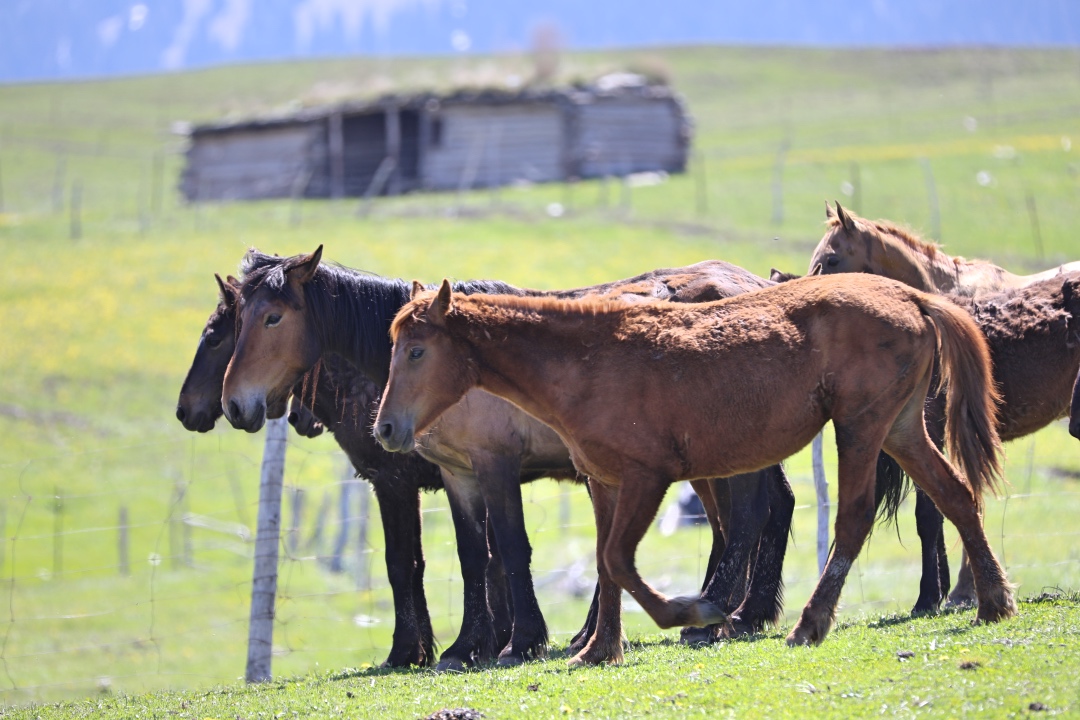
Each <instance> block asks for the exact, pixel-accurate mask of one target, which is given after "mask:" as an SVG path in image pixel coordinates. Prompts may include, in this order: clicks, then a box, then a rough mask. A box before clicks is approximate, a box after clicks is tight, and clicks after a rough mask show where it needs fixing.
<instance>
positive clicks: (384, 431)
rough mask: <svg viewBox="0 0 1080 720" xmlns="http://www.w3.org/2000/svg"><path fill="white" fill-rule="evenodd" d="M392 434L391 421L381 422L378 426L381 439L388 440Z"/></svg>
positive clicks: (392, 426)
mask: <svg viewBox="0 0 1080 720" xmlns="http://www.w3.org/2000/svg"><path fill="white" fill-rule="evenodd" d="M393 434H394V425H393V423H383V424H382V425H380V426H379V437H380V438H382V439H383V440H389V439H390V436H391V435H393Z"/></svg>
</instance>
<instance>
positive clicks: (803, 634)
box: [787, 419, 881, 645]
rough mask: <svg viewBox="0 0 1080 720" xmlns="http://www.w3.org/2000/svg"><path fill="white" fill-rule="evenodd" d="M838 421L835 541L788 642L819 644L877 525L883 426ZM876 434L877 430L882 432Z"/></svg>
mask: <svg viewBox="0 0 1080 720" xmlns="http://www.w3.org/2000/svg"><path fill="white" fill-rule="evenodd" d="M833 426H834V427H835V429H836V449H837V454H838V455H839V464H838V468H837V473H836V476H837V479H836V487H837V500H838V501H837V506H836V525H835V527H834V532H835V534H836V540H835V541H834V542H833V549H832V552H831V553H829V560H828V562H826V563H825V570H824V571H823V572H822V573H821V578H820V579H819V580H818V584H817V587H815V588H814V592H813V594H812V595H811V596H810V600H809V602H807V603H806V607H804V608H803V611H802V615H801V616H800V617H799V622H797V623H796V624H795V627H794V628H792V630H791V632H790V633H789V634H788V636H787V644H788V645H817V644H819V643H821V642H822V641H823V640H824V639H825V636H826V635H828V634H829V629H830V628H831V627H832V624H833V620H835V618H836V603H837V602H838V601H839V599H840V591H841V590H842V589H843V587H844V580H845V579H846V578H847V574H848V571H849V570H850V569H851V565H852V563H854V562H855V558H856V557H858V555H859V551H860V550H862V546H863V543H864V542H866V537H867V535H869V534H870V529H871V528H872V527H873V526H874V514H875V505H876V503H875V498H874V484H875V477H874V475H875V470H876V468H877V454H878V450H879V449H880V447H881V438H880V434H881V431H880V430H877V429H875V428H872V427H870V428H865V429H863V428H856V427H852V426H848V425H845V424H840V423H837V422H836V420H835V419H834V420H833ZM871 433H876V434H877V437H873V436H871Z"/></svg>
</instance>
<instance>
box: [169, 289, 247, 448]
mask: <svg viewBox="0 0 1080 720" xmlns="http://www.w3.org/2000/svg"><path fill="white" fill-rule="evenodd" d="M214 277H215V278H216V279H217V284H218V293H219V294H218V304H217V307H216V308H214V312H212V313H211V314H210V317H209V319H208V320H207V321H206V326H205V327H204V328H203V331H202V335H200V336H199V346H198V348H196V350H195V358H194V359H193V360H192V361H191V368H190V369H189V370H188V373H187V377H185V378H184V384H183V385H182V386H181V388H180V399H179V401H178V402H177V403H176V419H177V420H179V421H180V422H181V423H183V425H184V428H185V429H187V430H190V431H192V432H201V433H204V432H207V431H209V430H212V429H213V427H214V424H215V423H216V422H217V419H218V418H219V417H221V384H222V383H223V382H224V381H225V369H226V368H227V367H228V366H229V359H230V358H231V357H232V353H233V347H234V346H235V340H236V305H237V302H238V301H239V299H240V281H239V280H237V279H236V278H234V277H232V276H229V277H228V278H227V280H222V279H221V277H220V276H219V275H216V274H215V275H214Z"/></svg>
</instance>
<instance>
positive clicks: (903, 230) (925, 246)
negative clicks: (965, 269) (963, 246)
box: [825, 213, 967, 265]
mask: <svg viewBox="0 0 1080 720" xmlns="http://www.w3.org/2000/svg"><path fill="white" fill-rule="evenodd" d="M849 214H850V213H849ZM852 219H854V220H856V221H857V222H861V223H862V227H863V229H864V230H867V229H869V230H870V231H871V232H873V233H875V234H877V235H888V236H890V237H893V238H895V239H897V240H899V241H900V243H901V245H902V246H903V247H904V248H906V249H907V250H909V251H911V252H914V253H918V254H920V255H923V256H925V257H926V258H927V259H928V260H930V261H932V262H940V263H952V264H953V265H960V264H961V263H965V262H967V261H966V260H964V258H962V257H959V256H953V255H949V254H948V253H946V252H944V251H943V250H942V249H941V245H939V244H938V243H936V242H932V241H930V240H923V239H922V238H921V237H919V236H918V235H917V234H915V232H914V231H913V230H911V228H908V227H905V226H903V225H897V224H896V223H894V222H893V221H892V220H867V219H866V218H861V217H858V216H855V215H852ZM825 224H826V225H828V226H829V227H831V228H835V227H837V226H839V225H840V219H839V218H838V217H836V216H830V217H829V218H828V219H827V220H826V221H825Z"/></svg>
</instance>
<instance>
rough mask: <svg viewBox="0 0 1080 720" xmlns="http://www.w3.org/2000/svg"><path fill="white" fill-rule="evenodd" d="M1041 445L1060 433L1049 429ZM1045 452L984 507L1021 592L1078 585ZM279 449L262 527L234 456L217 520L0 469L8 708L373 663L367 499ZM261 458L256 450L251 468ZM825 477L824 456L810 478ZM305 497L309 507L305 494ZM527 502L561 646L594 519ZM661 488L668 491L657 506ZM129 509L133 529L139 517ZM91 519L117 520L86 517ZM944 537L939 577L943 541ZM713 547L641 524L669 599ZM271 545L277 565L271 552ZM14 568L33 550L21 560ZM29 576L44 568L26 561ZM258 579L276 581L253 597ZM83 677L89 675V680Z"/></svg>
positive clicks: (642, 558) (1070, 457) (438, 586)
mask: <svg viewBox="0 0 1080 720" xmlns="http://www.w3.org/2000/svg"><path fill="white" fill-rule="evenodd" d="M281 429H284V428H279V430H281ZM1050 434H1051V435H1054V434H1056V435H1058V436H1060V435H1061V434H1063V433H1062V429H1061V428H1060V427H1055V428H1053V430H1052V432H1051V433H1050ZM279 435H280V432H279V431H278V430H275V434H274V435H270V434H269V433H268V443H267V444H268V445H271V446H274V445H276V446H278V447H284V443H283V442H282V438H280V437H279ZM1060 440H1061V438H1060V437H1051V438H1049V439H1047V438H1042V437H1036V438H1034V439H1032V440H1031V441H1030V442H1029V441H1026V440H1025V441H1019V442H1017V443H1014V444H1013V446H1012V448H1011V451H1012V463H1011V465H1010V470H1011V474H1010V479H1011V482H1012V486H1011V488H1009V490H1008V491H1007V493H1006V495H1005V496H1004V497H1003V498H1002V499H1000V500H997V501H994V502H991V503H990V504H989V505H988V508H987V512H986V525H987V532H988V535H989V536H990V538H991V541H992V543H993V544H994V547H995V550H996V551H997V552H998V553H999V555H1000V556H1001V558H1002V560H1003V561H1004V562H1005V564H1006V567H1007V570H1008V572H1009V573H1010V578H1011V579H1012V580H1013V581H1014V582H1017V581H1019V582H1021V588H1022V593H1026V594H1037V593H1039V592H1042V591H1043V590H1045V589H1047V588H1075V587H1077V586H1078V582H1080V543H1076V542H1075V538H1076V536H1077V535H1080V532H1077V531H1075V530H1074V529H1073V527H1072V523H1071V522H1070V518H1071V517H1074V516H1075V513H1076V511H1077V510H1080V486H1077V485H1076V482H1075V481H1076V479H1077V476H1080V472H1077V471H1076V469H1075V468H1076V467H1077V466H1080V462H1078V460H1080V458H1078V456H1080V447H1074V448H1070V447H1067V446H1066V448H1065V449H1066V450H1067V451H1068V452H1065V453H1063V452H1062V449H1061V446H1060V444H1059V441H1060ZM286 443H287V445H288V448H289V449H288V453H289V459H288V460H287V461H285V463H286V467H288V468H289V469H288V470H286V471H285V472H284V473H283V475H282V476H283V477H284V478H285V479H286V481H285V483H284V485H283V486H282V489H281V491H280V493H281V494H280V495H279V496H278V497H279V498H284V502H283V504H282V505H280V506H279V507H280V516H279V517H280V521H279V522H278V523H276V527H275V523H273V522H268V520H271V519H272V515H273V513H272V510H273V508H272V505H273V494H274V493H273V491H271V492H270V493H268V494H266V495H262V494H261V496H260V497H259V498H257V499H256V498H254V497H252V495H253V492H252V488H253V487H254V482H255V477H256V476H257V475H258V474H259V470H258V465H259V463H257V462H256V458H254V457H250V458H245V463H244V469H243V471H241V472H240V473H238V476H239V477H238V480H239V483H240V485H241V486H242V487H244V488H246V489H245V490H242V492H244V494H245V497H243V498H242V499H241V500H240V501H239V502H238V503H232V502H229V503H226V504H225V505H221V504H218V506H217V509H204V508H203V505H206V504H207V495H220V489H221V486H222V485H224V484H225V483H223V482H222V480H223V478H221V477H213V476H210V477H204V476H198V477H190V476H185V477H181V478H178V479H177V478H172V479H170V480H171V482H170V481H169V480H166V481H164V482H161V483H158V487H157V491H156V493H154V494H157V495H158V496H159V497H158V502H157V503H152V504H147V503H145V502H141V503H140V502H139V500H140V499H139V498H138V497H133V493H132V492H131V487H129V486H124V485H114V486H112V487H106V488H103V489H102V490H101V491H99V492H93V493H88V494H83V495H75V494H66V493H64V492H63V490H62V489H58V488H54V489H53V492H45V493H40V494H39V493H38V492H37V491H36V488H35V487H34V486H33V482H32V481H31V480H30V479H29V478H28V477H27V469H28V467H29V466H30V465H32V463H28V464H24V466H23V467H20V468H12V467H10V466H8V467H5V468H4V474H5V476H7V477H10V476H12V475H22V476H23V478H22V483H21V488H22V492H15V493H9V494H5V497H4V498H3V501H2V503H0V522H2V532H0V537H2V538H3V545H2V547H0V573H2V581H0V588H2V591H3V592H2V595H3V599H2V600H0V682H2V687H0V697H3V698H4V702H5V703H13V702H22V701H26V700H29V699H42V698H55V697H64V696H75V695H85V694H90V693H95V692H108V691H111V690H113V689H124V690H129V689H153V688H160V687H176V686H199V685H206V684H209V683H215V682H227V681H230V680H232V679H233V678H240V677H246V678H247V679H248V680H260V679H268V678H269V677H271V676H273V677H281V676H283V675H291V674H297V673H301V672H304V671H310V670H313V669H318V668H320V667H321V668H327V669H334V668H342V667H362V666H364V665H374V664H377V663H378V662H380V661H381V660H382V659H383V657H385V654H386V652H387V651H388V649H389V634H390V632H391V631H392V626H393V607H392V604H391V603H390V600H389V584H388V582H387V580H386V574H385V570H384V568H383V566H382V563H381V562H379V561H378V560H377V559H376V558H377V557H378V556H379V555H380V554H381V550H382V536H381V532H380V528H379V524H378V519H377V516H373V514H372V512H371V504H370V502H365V501H364V500H363V498H370V495H369V491H368V490H367V484H366V483H365V482H363V481H359V480H357V479H355V478H353V477H352V474H351V470H348V469H346V463H345V462H344V458H343V457H339V456H338V454H337V452H336V451H334V450H333V449H332V448H329V447H326V446H325V444H324V446H323V447H317V448H315V449H311V448H309V447H307V445H308V444H309V442H308V441H303V440H300V439H298V438H295V437H290V438H288V440H287V441H286ZM829 443H831V439H827V445H828V444H829ZM205 444H213V441H212V439H209V438H195V439H193V440H190V441H181V442H175V441H173V442H159V443H149V444H147V445H145V446H143V447H140V448H137V449H133V450H122V451H121V452H120V453H119V454H118V457H119V458H120V459H119V460H117V454H116V453H114V462H119V461H123V462H125V463H126V462H129V461H130V462H132V463H134V464H140V463H141V462H142V461H144V460H146V459H147V458H148V457H151V456H156V457H160V456H167V455H169V454H170V453H169V449H170V447H171V448H172V450H173V451H176V450H177V449H180V451H181V452H184V451H185V450H186V451H189V452H190V451H191V450H192V448H193V447H194V446H196V445H205ZM202 451H203V449H200V448H195V450H194V452H195V453H196V454H201V453H202ZM211 454H217V451H211ZM222 454H229V453H228V452H223V453H222ZM805 454H806V453H804V455H805ZM125 455H126V459H125V457H124V456H125ZM330 458H332V461H331V464H332V465H336V466H337V467H338V471H337V472H338V474H339V478H340V479H338V480H335V481H332V482H330V483H327V482H326V481H325V471H324V469H323V468H316V467H315V465H317V464H318V463H319V462H324V461H326V460H328V459H330ZM83 459H86V457H85V456H84V457H83ZM218 459H221V458H218ZM275 462H277V461H276V460H274V459H273V458H267V459H266V460H264V461H263V462H262V464H263V465H264V466H272V465H273V464H274V463H275ZM198 464H199V463H196V465H198ZM305 465H308V470H305V469H304V467H305ZM278 467H281V465H280V464H279V465H278ZM832 467H834V466H832V465H830V463H829V461H826V471H827V472H829V471H830V470H831V469H832ZM789 473H790V474H791V481H792V484H793V486H794V487H795V491H796V497H797V500H798V505H797V510H796V517H795V531H794V534H793V540H792V543H793V544H792V547H791V550H790V552H789V557H788V561H787V563H786V564H785V580H786V584H787V596H788V602H787V608H788V618H787V622H788V623H790V621H791V620H792V619H793V617H794V616H795V613H797V612H798V610H799V608H800V607H801V604H802V602H804V601H805V599H806V597H807V596H808V595H809V593H810V591H811V589H812V587H813V585H814V583H815V582H816V578H817V572H818V561H817V554H818V544H817V542H816V537H817V520H818V518H817V516H818V505H817V503H816V502H815V497H816V495H815V490H814V486H813V484H812V480H811V474H812V473H811V469H810V467H809V462H808V460H807V458H803V459H802V460H796V461H794V462H793V463H792V464H791V465H789ZM320 481H321V482H320ZM264 485H265V481H264ZM358 490H362V492H358ZM320 493H321V494H322V502H321V503H320V504H318V505H316V504H315V503H308V502H307V501H306V499H305V498H307V497H308V496H317V495H319V494H320ZM524 496H525V498H526V505H527V508H526V512H527V518H528V521H529V530H530V538H531V540H532V542H533V545H534V563H533V565H534V567H533V570H534V577H535V581H536V586H537V591H538V594H539V597H540V599H541V606H542V607H543V609H544V611H545V614H546V615H547V617H548V620H549V623H550V626H551V630H552V637H553V642H554V643H555V644H556V646H558V645H561V643H564V642H565V641H566V640H567V639H568V638H569V637H570V636H571V635H572V634H573V632H575V631H576V629H577V627H578V626H579V624H580V622H581V621H582V620H583V619H584V615H585V611H586V609H587V604H588V601H589V599H590V596H591V588H592V583H593V581H594V578H595V574H594V569H593V568H594V561H593V547H592V542H593V537H594V535H593V528H592V519H591V511H590V509H589V507H588V500H587V497H586V496H585V493H584V490H583V489H581V488H580V487H575V486H572V485H566V484H557V483H554V482H550V481H538V482H536V483H533V484H531V485H530V486H528V487H527V488H526V490H525V492H524ZM674 496H675V494H674V493H669V500H672V501H674ZM268 498H269V500H270V502H269V503H268V502H267V500H268ZM143 500H145V494H144V498H143ZM214 504H215V503H210V505H214ZM229 505H232V507H229ZM134 506H138V507H140V508H141V510H140V512H141V514H142V515H143V517H141V518H140V517H136V516H135V514H134V513H133V512H132V510H131V508H132V507H134ZM268 506H269V509H270V511H271V512H269V513H266V512H265V510H266V509H267V508H268ZM912 507H913V503H912V502H911V501H910V500H909V501H908V503H907V504H906V506H905V508H904V510H902V514H901V518H900V528H899V530H898V531H897V534H898V535H899V536H900V538H901V542H897V539H896V538H895V537H892V531H891V530H885V529H883V528H880V527H879V528H878V529H877V531H876V533H875V536H874V538H873V539H872V541H871V543H870V545H869V546H868V548H867V549H866V551H864V553H863V555H862V556H861V557H860V559H859V562H858V565H857V567H856V568H855V569H854V570H853V572H852V574H851V577H850V578H849V580H848V583H847V586H846V588H845V592H844V597H843V604H844V607H843V612H844V614H845V615H847V616H853V615H866V614H869V615H871V616H874V615H877V614H882V613H887V612H904V611H906V610H907V609H908V606H909V605H910V604H911V603H912V602H913V601H914V596H915V595H916V594H917V587H918V575H919V558H918V541H917V537H916V535H915V533H914V530H913V526H912V520H911V519H910V517H909V516H910V515H912V512H911V509H912ZM256 509H258V510H259V513H258V525H257V526H256V525H255V523H254V522H253V521H254V520H255V517H256V513H255V510H256ZM150 510H153V511H154V512H149V511H150ZM423 512H424V547H425V552H426V553H427V557H428V570H427V574H426V588H427V597H428V603H429V607H430V609H431V615H432V620H433V624H434V626H435V628H436V635H437V637H438V640H439V641H440V642H441V643H442V644H443V645H444V646H445V645H446V644H448V643H449V642H450V640H451V639H452V638H453V636H454V634H455V633H456V628H457V624H458V622H459V621H460V612H461V608H460V602H461V600H460V598H461V593H462V585H461V581H460V577H459V575H458V569H457V565H456V562H455V554H454V553H455V548H454V539H453V532H452V523H451V522H450V519H449V517H448V511H447V506H446V503H445V500H444V498H443V497H442V496H441V495H431V496H427V497H425V503H424V510H423ZM104 516H108V517H112V518H116V519H117V521H116V522H113V523H105V522H102V520H101V518H102V517H104ZM42 530H44V531H42ZM669 532H670V531H669ZM951 537H952V538H953V539H952V540H951V541H950V557H951V560H952V561H953V565H954V577H955V570H956V567H957V560H958V547H957V543H956V542H955V534H953V535H952V536H951ZM710 542H711V534H710V532H709V530H708V529H707V526H694V525H690V526H688V527H680V528H679V529H676V530H674V532H673V533H671V534H670V535H668V536H666V537H665V536H663V535H662V533H660V532H658V531H654V532H652V533H650V534H649V536H648V537H647V539H646V542H645V543H644V545H643V547H642V550H641V552H640V554H639V567H640V569H641V571H642V573H643V575H644V576H645V577H647V578H648V579H650V581H652V582H653V583H654V584H655V585H656V586H657V587H658V588H660V589H662V590H663V591H665V592H669V593H688V592H693V591H695V590H696V589H697V587H698V585H699V583H700V581H701V575H702V573H703V572H704V567H705V563H706V561H707V559H708V554H709V543H710ZM105 548H109V549H110V550H111V552H108V551H106V550H105ZM278 553H280V559H278V558H275V557H273V556H275V555H278ZM27 558H33V559H32V560H30V561H29V565H28V561H27ZM106 558H112V561H111V562H110V561H108V560H106ZM35 564H41V565H42V566H41V567H37V568H36V569H29V568H33V567H34V565H35ZM274 569H276V571H275V570H274ZM253 576H254V577H253ZM270 582H272V583H276V588H275V589H269V588H268V587H267V583H270ZM255 600H259V601H260V602H261V603H262V604H261V605H260V604H256V603H255V602H254V601H255ZM271 602H272V605H271V604H270V603H271ZM269 607H272V609H269V610H268V608H269ZM624 607H625V611H626V612H627V625H628V630H629V631H630V632H631V633H632V634H633V633H634V632H655V628H652V626H651V625H650V623H649V622H648V618H647V617H646V616H644V615H642V614H640V613H639V611H638V608H637V607H636V605H635V604H634V603H633V602H632V601H630V600H627V601H626V602H625V606H624ZM245 648H247V650H248V651H251V650H257V651H259V652H257V653H254V654H249V655H248V667H247V671H246V672H245V670H244V662H245V661H244V655H245V651H244V649H245ZM253 663H254V664H253ZM271 663H273V668H271ZM90 668H97V670H96V671H93V672H91V673H89V674H88V670H89V669H90Z"/></svg>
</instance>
